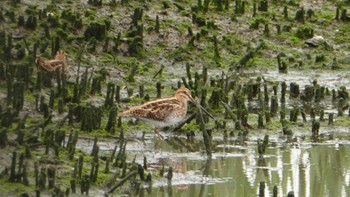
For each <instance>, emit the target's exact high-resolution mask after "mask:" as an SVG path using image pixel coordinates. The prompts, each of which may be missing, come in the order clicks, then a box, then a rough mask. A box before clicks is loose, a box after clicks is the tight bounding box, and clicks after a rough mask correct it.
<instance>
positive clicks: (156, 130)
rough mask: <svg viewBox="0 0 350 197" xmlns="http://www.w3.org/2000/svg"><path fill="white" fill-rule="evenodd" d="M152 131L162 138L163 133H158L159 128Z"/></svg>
mask: <svg viewBox="0 0 350 197" xmlns="http://www.w3.org/2000/svg"><path fill="white" fill-rule="evenodd" d="M154 132H155V133H156V134H157V135H158V137H159V138H160V139H162V140H164V137H163V135H162V134H160V133H159V132H160V129H159V128H158V127H157V128H155V129H154Z"/></svg>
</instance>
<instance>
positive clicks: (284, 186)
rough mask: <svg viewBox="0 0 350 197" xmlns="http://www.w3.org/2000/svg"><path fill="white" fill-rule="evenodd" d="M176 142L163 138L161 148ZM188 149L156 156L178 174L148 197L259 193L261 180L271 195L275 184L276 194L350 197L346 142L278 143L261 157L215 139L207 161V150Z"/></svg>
mask: <svg viewBox="0 0 350 197" xmlns="http://www.w3.org/2000/svg"><path fill="white" fill-rule="evenodd" d="M175 142H176V143H175ZM175 142H172V143H169V142H163V143H160V144H157V148H159V149H163V150H168V151H169V150H170V149H172V151H174V143H175V144H178V143H179V141H178V140H177V141H175ZM181 143H186V142H185V140H184V141H183V142H181ZM178 147H180V146H178ZM186 147H187V148H186ZM186 147H185V148H184V147H182V148H179V149H175V152H176V150H177V151H179V153H176V155H177V156H176V157H175V158H174V157H168V160H170V161H172V163H171V162H170V163H169V161H166V160H167V159H164V158H162V159H158V161H159V162H166V163H164V164H167V165H169V166H172V167H174V169H175V170H174V178H173V181H172V186H171V187H170V188H169V186H168V185H167V184H162V183H157V181H155V183H154V184H153V186H154V187H153V189H152V192H151V194H150V196H257V195H258V193H259V184H260V182H262V181H263V182H265V196H272V193H273V188H274V186H275V185H276V186H277V191H278V196H286V195H287V193H288V192H290V191H294V194H295V196H306V197H307V196H350V161H349V158H350V144H348V143H343V144H342V143H338V142H337V141H334V142H331V143H325V144H297V145H282V144H280V145H278V144H277V146H275V147H270V148H268V149H267V151H266V154H265V155H264V156H263V157H261V156H260V157H259V156H258V153H257V151H256V145H255V144H253V143H251V145H248V146H247V147H244V148H242V147H241V146H236V145H234V144H224V145H223V144H221V145H220V143H218V142H217V144H216V147H217V148H216V152H215V153H214V154H213V159H211V160H205V159H203V157H205V155H204V154H203V155H201V157H202V159H197V157H193V156H189V155H187V151H189V150H191V151H199V152H201V150H198V148H197V147H199V146H195V144H192V146H191V148H190V149H189V148H188V146H186ZM188 153H189V154H190V152H188ZM169 154H174V153H170V152H169ZM190 155H191V154H190ZM174 161H175V162H174ZM167 162H168V163H167Z"/></svg>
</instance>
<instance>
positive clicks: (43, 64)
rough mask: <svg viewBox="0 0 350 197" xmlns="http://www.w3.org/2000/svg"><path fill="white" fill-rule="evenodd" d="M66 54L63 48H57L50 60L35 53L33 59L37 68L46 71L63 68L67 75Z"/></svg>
mask: <svg viewBox="0 0 350 197" xmlns="http://www.w3.org/2000/svg"><path fill="white" fill-rule="evenodd" d="M66 61H67V58H66V54H65V52H64V51H63V50H58V51H57V52H56V55H55V58H54V59H50V60H44V59H43V58H42V57H41V56H39V55H37V56H36V59H35V63H36V65H37V66H38V69H40V70H43V71H46V72H53V71H56V69H58V68H61V69H63V68H64V71H65V74H66V75H67V73H68V72H67V66H66Z"/></svg>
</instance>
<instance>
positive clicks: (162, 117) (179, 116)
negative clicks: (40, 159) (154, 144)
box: [118, 88, 214, 136]
mask: <svg viewBox="0 0 350 197" xmlns="http://www.w3.org/2000/svg"><path fill="white" fill-rule="evenodd" d="M188 101H190V102H191V103H193V104H194V105H196V101H195V100H194V98H193V97H192V94H191V91H190V90H189V89H187V88H180V89H178V90H177V91H176V93H175V95H174V96H173V97H169V98H163V99H156V100H153V101H149V102H146V103H144V104H142V105H139V106H135V107H132V108H130V109H129V110H126V111H124V112H120V113H119V114H118V115H119V116H120V117H132V118H136V119H140V120H143V121H145V122H149V123H151V124H152V125H154V126H155V127H160V128H162V127H167V126H171V125H175V124H177V123H179V122H181V121H183V119H184V118H185V117H186V114H187V103H188ZM196 106H197V105H196ZM198 106H199V107H200V108H201V109H202V110H203V111H204V112H205V113H206V114H208V115H209V116H210V117H211V118H213V119H214V117H213V116H212V115H211V114H210V113H209V112H208V111H207V110H205V109H204V108H203V107H202V106H201V105H199V104H198ZM156 133H157V134H158V135H160V134H159V133H158V131H157V130H156ZM160 136H161V135H160Z"/></svg>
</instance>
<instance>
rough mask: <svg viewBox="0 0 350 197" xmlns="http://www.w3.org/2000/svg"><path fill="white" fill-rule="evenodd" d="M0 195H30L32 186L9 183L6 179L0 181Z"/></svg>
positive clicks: (32, 189)
mask: <svg viewBox="0 0 350 197" xmlns="http://www.w3.org/2000/svg"><path fill="white" fill-rule="evenodd" d="M0 185H1V187H0V193H1V195H3V196H7V195H11V194H21V193H31V192H33V191H34V189H35V188H34V186H33V185H32V186H25V185H23V184H22V183H10V182H8V181H7V180H6V179H4V178H2V179H0Z"/></svg>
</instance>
